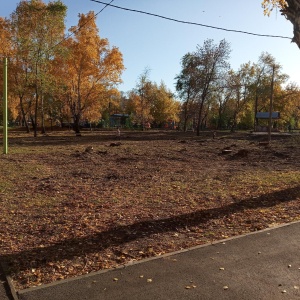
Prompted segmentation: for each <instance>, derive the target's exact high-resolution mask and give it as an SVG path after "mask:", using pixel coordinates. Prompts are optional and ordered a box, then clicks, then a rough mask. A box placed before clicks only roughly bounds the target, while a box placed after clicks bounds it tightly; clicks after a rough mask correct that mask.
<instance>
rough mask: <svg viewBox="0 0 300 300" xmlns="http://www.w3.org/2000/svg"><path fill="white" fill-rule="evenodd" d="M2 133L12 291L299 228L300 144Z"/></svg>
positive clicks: (154, 134)
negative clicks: (284, 227) (293, 225)
mask: <svg viewBox="0 0 300 300" xmlns="http://www.w3.org/2000/svg"><path fill="white" fill-rule="evenodd" d="M265 140H266V136H263V135H253V134H250V133H245V132H244V133H240V132H239V133H232V134H231V133H228V132H223V133H221V132H218V133H217V136H216V137H215V138H213V136H212V133H211V132H203V133H201V135H200V136H199V137H196V136H195V134H194V133H192V132H188V133H182V132H173V131H147V132H134V131H132V132H129V131H128V132H126V131H122V132H121V137H120V140H119V139H118V138H117V136H116V133H115V132H114V131H92V132H91V131H85V132H82V136H75V135H74V134H73V133H72V132H71V131H65V132H50V133H48V134H47V135H40V136H38V137H37V138H33V137H32V134H25V133H22V132H10V134H9V154H7V155H4V154H2V155H1V156H0V168H1V169H2V172H1V175H0V179H1V180H0V204H1V211H2V212H1V215H2V218H1V221H0V222H1V226H0V245H1V247H0V249H1V250H0V255H1V258H0V259H1V260H4V261H5V262H6V264H7V266H8V268H9V272H10V275H11V277H12V278H13V281H14V284H15V286H16V288H17V289H24V288H28V287H32V286H38V285H41V284H44V283H49V282H53V281H56V280H61V279H65V278H70V277H74V276H78V275H82V274H87V273H90V272H93V271H97V270H101V269H107V268H113V267H115V266H118V265H122V264H127V263H129V262H131V261H135V260H140V259H143V258H146V257H152V256H158V255H162V254H164V253H169V252H172V251H176V250H180V249H185V248H188V247H192V246H195V245H199V244H204V243H208V242H211V241H215V240H218V239H224V238H227V237H230V236H235V235H240V234H243V233H246V232H251V231H256V230H261V229H264V228H267V227H270V226H275V225H277V224H280V223H286V222H290V221H295V220H300V216H299V208H300V184H299V182H300V159H299V157H300V148H299V144H300V136H299V135H297V134H292V135H289V134H281V135H276V136H272V142H271V145H270V146H268V145H266V144H265V143H264V141H265Z"/></svg>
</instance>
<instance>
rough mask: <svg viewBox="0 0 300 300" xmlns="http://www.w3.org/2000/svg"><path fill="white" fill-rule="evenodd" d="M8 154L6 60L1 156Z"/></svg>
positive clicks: (4, 61) (4, 63)
mask: <svg viewBox="0 0 300 300" xmlns="http://www.w3.org/2000/svg"><path fill="white" fill-rule="evenodd" d="M7 153H8V139H7V58H4V59H3V154H7Z"/></svg>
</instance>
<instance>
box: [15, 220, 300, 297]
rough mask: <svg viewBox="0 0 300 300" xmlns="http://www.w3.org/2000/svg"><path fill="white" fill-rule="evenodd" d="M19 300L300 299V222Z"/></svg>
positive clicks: (46, 288)
mask: <svg viewBox="0 0 300 300" xmlns="http://www.w3.org/2000/svg"><path fill="white" fill-rule="evenodd" d="M19 298H20V299H22V300H48V299H49V300H50V299H51V300H67V299H72V300H84V299H87V300H100V299H101V300H118V299H124V300H160V299H161V300H168V299H170V300H171V299H172V300H177V299H178V300H179V299H180V300H182V299H197V300H199V299H200V300H201V299H203V300H209V299H213V300H215V299H228V300H229V299H230V300H235V299H236V300H248V299H249V300H254V299H255V300H259V299H265V300H277V299H289V300H293V299H298V300H299V299H300V222H296V223H292V224H288V225H285V226H282V227H277V228H274V229H269V230H264V231H260V232H257V233H254V234H248V235H245V236H242V237H237V238H233V239H228V240H224V241H221V242H218V243H215V244H210V245H204V246H201V247H196V248H193V249H189V250H187V251H182V252H177V253H173V254H170V255H165V256H162V257H160V258H155V259H149V260H146V261H142V262H139V263H135V264H132V265H128V266H126V267H123V268H118V269H114V270H109V271H104V272H103V271H102V272H97V273H94V274H90V275H87V276H83V277H80V278H77V279H72V280H65V281H62V282H59V283H54V284H49V285H45V286H42V287H38V288H31V289H27V290H24V291H20V292H19Z"/></svg>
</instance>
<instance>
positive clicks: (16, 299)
mask: <svg viewBox="0 0 300 300" xmlns="http://www.w3.org/2000/svg"><path fill="white" fill-rule="evenodd" d="M0 268H1V269H2V270H3V275H4V276H5V279H6V282H5V289H6V290H7V292H9V293H10V295H9V296H8V297H10V298H11V299H12V300H19V297H18V294H17V291H16V290H15V287H14V285H13V283H12V278H11V277H10V276H9V275H7V274H8V273H9V272H8V266H7V264H6V263H5V262H3V261H0Z"/></svg>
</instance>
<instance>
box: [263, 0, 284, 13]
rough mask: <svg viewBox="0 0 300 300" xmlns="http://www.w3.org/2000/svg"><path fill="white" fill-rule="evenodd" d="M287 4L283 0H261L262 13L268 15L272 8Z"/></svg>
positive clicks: (282, 6)
mask: <svg viewBox="0 0 300 300" xmlns="http://www.w3.org/2000/svg"><path fill="white" fill-rule="evenodd" d="M286 6H287V2H286V1H285V0H263V2H262V7H263V9H264V14H265V15H267V16H269V15H270V13H271V12H272V10H273V9H274V8H279V9H283V8H284V7H286Z"/></svg>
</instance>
